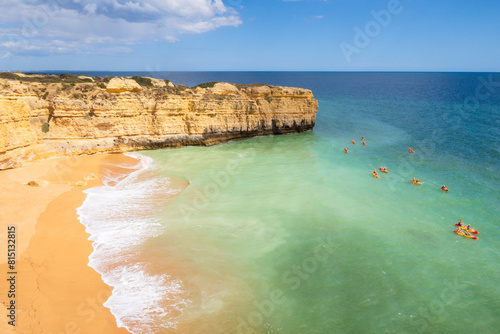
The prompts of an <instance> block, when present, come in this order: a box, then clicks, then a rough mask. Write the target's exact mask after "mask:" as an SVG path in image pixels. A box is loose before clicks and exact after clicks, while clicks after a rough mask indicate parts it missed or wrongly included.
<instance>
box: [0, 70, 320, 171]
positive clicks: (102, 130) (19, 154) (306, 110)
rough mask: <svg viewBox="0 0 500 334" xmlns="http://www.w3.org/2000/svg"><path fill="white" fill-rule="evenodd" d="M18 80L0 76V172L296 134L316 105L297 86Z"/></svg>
mask: <svg viewBox="0 0 500 334" xmlns="http://www.w3.org/2000/svg"><path fill="white" fill-rule="evenodd" d="M27 78H30V77H27ZM79 78H82V77H79ZM20 79H21V80H19V78H16V80H9V79H0V169H6V168H14V167H18V166H21V165H23V164H24V163H26V162H29V161H35V160H39V159H45V158H49V157H54V156H62V155H80V154H92V153H97V152H127V151H134V150H140V149H153V148H162V147H180V146H185V145H214V144H218V143H222V142H226V141H229V140H234V139H241V138H247V137H252V136H258V135H268V134H283V133H291V132H302V131H306V130H310V129H312V128H313V127H314V122H315V118H316V111H317V107H318V103H317V101H316V100H315V99H314V98H313V94H312V92H311V91H310V90H306V89H301V88H289V87H276V86H269V85H234V84H228V83H216V84H209V85H206V86H201V87H194V88H187V87H185V86H182V85H177V86H175V85H173V84H172V83H170V82H168V84H167V83H166V82H165V81H163V80H155V79H146V80H145V81H141V80H138V81H135V80H132V79H125V78H114V79H111V80H107V81H106V82H100V83H99V82H95V81H97V80H98V79H99V78H88V79H84V80H83V81H84V82H82V80H77V81H76V83H75V82H72V83H70V84H68V83H64V82H62V83H61V82H56V83H53V82H51V83H47V82H44V81H43V80H41V81H40V80H39V81H38V82H37V81H36V80H35V81H31V82H29V81H25V80H22V79H23V77H21V78H20ZM142 79H144V78H142ZM32 80H33V79H32ZM139 83H142V84H144V83H146V84H147V85H148V87H146V86H144V85H142V86H141V85H139ZM203 87H204V88H203Z"/></svg>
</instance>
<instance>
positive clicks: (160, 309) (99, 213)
mask: <svg viewBox="0 0 500 334" xmlns="http://www.w3.org/2000/svg"><path fill="white" fill-rule="evenodd" d="M129 155H131V156H133V157H134V158H136V159H138V160H139V161H140V164H141V166H142V168H141V169H139V170H136V171H134V172H132V173H131V174H130V175H129V176H128V177H127V178H125V179H123V178H122V179H120V178H114V177H112V176H110V175H108V176H106V175H104V180H103V184H105V185H104V186H102V187H96V188H91V189H88V190H86V191H85V192H86V193H87V197H86V199H85V201H84V203H83V205H82V206H81V207H80V208H78V210H77V212H78V215H79V219H80V222H82V223H83V224H84V225H85V226H86V231H87V232H88V233H90V235H91V236H90V238H89V239H90V240H92V241H93V248H94V251H93V253H92V254H91V255H90V257H89V265H90V266H91V267H92V268H94V269H95V270H96V271H97V272H99V273H100V274H101V275H102V278H103V280H104V282H105V283H106V284H108V285H110V286H112V287H113V288H114V289H113V294H112V296H111V297H110V298H109V299H108V301H106V303H105V304H104V305H105V306H106V307H108V308H110V310H111V312H112V313H113V315H114V316H115V317H116V319H117V324H118V326H120V327H125V328H127V329H128V330H129V331H130V332H132V333H147V332H157V331H158V329H159V328H175V326H176V321H175V318H176V317H178V316H179V315H180V314H182V309H183V308H184V306H185V305H186V303H188V302H189V301H186V300H184V299H183V298H182V282H181V281H179V280H173V279H172V278H171V277H170V276H169V275H167V274H150V273H148V267H149V265H148V263H146V262H138V261H140V260H139V258H138V254H139V253H140V246H141V245H142V244H143V243H144V241H145V240H147V239H149V238H152V237H155V236H157V235H159V234H160V233H161V232H162V231H163V228H164V226H163V225H162V222H161V221H159V220H158V219H157V218H155V213H156V212H158V210H159V208H160V204H161V203H162V202H163V201H164V198H165V196H166V195H168V196H170V195H172V194H175V193H177V192H178V190H175V189H172V188H171V186H170V184H171V182H170V180H169V179H168V178H165V177H160V176H158V172H157V170H156V169H155V168H154V167H152V159H150V158H148V157H145V156H142V155H139V154H129ZM116 182H118V183H116ZM111 184H114V186H110V185H111Z"/></svg>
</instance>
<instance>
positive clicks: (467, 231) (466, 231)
mask: <svg viewBox="0 0 500 334" xmlns="http://www.w3.org/2000/svg"><path fill="white" fill-rule="evenodd" d="M361 140H362V141H363V145H364V146H366V143H365V137H361ZM351 144H356V142H355V141H354V139H353V140H352V141H351ZM344 152H345V153H349V150H348V149H347V147H344ZM408 152H409V153H415V151H414V150H412V149H411V147H409V148H408ZM379 170H380V171H381V172H383V173H389V170H388V169H387V168H386V167H383V166H380V168H379ZM372 175H373V176H374V177H375V178H377V179H378V178H380V175H379V174H378V172H377V170H376V169H373V172H372ZM422 181H423V180H422V179H415V177H413V178H412V179H411V181H410V183H411V184H417V185H421V184H422ZM440 189H441V190H442V191H449V189H448V188H446V185H443V186H442V187H441V188H440ZM455 225H456V226H458V228H457V230H455V231H453V232H455V233H456V234H458V235H461V236H463V237H465V238H470V239H477V237H476V236H473V235H472V234H471V233H474V234H479V232H478V231H476V230H475V229H473V228H472V227H471V226H470V224H469V225H467V226H466V225H465V224H464V223H463V222H462V219H460V221H459V222H458V223H456V224H455Z"/></svg>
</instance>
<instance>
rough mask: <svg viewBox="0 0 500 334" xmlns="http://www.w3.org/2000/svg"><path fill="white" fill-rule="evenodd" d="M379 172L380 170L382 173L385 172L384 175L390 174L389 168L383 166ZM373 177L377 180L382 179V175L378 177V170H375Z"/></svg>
mask: <svg viewBox="0 0 500 334" xmlns="http://www.w3.org/2000/svg"><path fill="white" fill-rule="evenodd" d="M379 170H380V171H381V172H383V173H389V170H388V169H387V168H385V167H383V166H380V168H379ZM372 175H373V176H375V177H376V178H377V179H378V178H379V177H380V175H378V173H377V170H376V169H374V170H373V173H372Z"/></svg>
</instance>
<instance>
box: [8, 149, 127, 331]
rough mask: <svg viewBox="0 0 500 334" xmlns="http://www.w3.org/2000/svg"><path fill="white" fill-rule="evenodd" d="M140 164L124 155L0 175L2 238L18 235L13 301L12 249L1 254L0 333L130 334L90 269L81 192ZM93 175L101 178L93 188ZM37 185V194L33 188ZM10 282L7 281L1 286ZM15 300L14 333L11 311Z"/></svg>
mask: <svg viewBox="0 0 500 334" xmlns="http://www.w3.org/2000/svg"><path fill="white" fill-rule="evenodd" d="M116 164H119V165H123V166H126V165H129V166H135V165H136V164H137V160H135V159H133V158H131V157H128V156H125V155H122V154H102V155H93V156H82V157H71V158H59V159H52V160H47V161H42V162H38V163H35V164H31V165H29V166H26V167H22V168H18V169H13V170H6V171H1V172H0V203H1V204H0V229H1V230H0V238H1V242H0V244H1V245H6V241H7V228H8V227H9V226H15V228H16V263H15V269H14V270H15V272H16V274H15V276H16V284H15V290H16V291H15V295H16V296H15V299H14V298H8V296H7V292H8V290H9V286H8V282H7V281H6V278H8V277H7V272H9V271H12V270H9V268H8V264H7V247H6V246H5V247H2V248H1V249H0V272H1V273H2V279H1V285H0V295H1V296H2V297H1V298H0V301H1V302H2V303H3V306H4V307H5V308H4V312H2V314H4V315H3V316H2V320H1V321H0V332H1V333H54V334H56V333H57V334H60V333H68V334H69V333H128V332H127V331H126V330H125V329H123V328H118V327H117V325H116V320H115V318H114V317H113V315H112V314H111V312H110V311H109V309H107V308H106V307H104V306H103V303H104V302H105V301H106V300H107V299H108V298H109V296H110V295H111V290H112V288H111V287H109V286H107V285H106V284H105V283H104V282H103V281H102V280H101V277H100V275H99V274H98V273H97V272H95V271H94V269H92V268H91V267H89V266H88V257H89V255H90V254H91V253H92V242H91V241H89V240H88V237H89V234H88V233H86V232H85V227H84V226H83V225H82V224H81V223H80V222H79V221H78V217H77V214H76V209H77V208H78V207H79V206H81V205H82V203H83V201H84V199H85V194H84V193H83V190H85V189H87V188H90V187H95V186H99V185H101V184H102V183H101V176H102V175H103V174H104V173H110V172H111V173H118V174H122V175H123V174H124V173H127V172H130V171H131V169H129V168H120V167H113V166H114V165H116ZM91 173H93V174H94V175H95V176H97V178H96V179H94V180H92V178H93V177H92V175H91ZM29 181H35V182H36V183H37V184H38V185H39V186H28V185H27V183H28V182H29ZM4 277H5V278H4ZM11 300H14V301H15V305H16V320H15V324H16V326H15V327H13V326H11V325H9V324H8V321H10V319H9V318H8V317H6V316H5V315H6V314H7V311H6V307H7V306H8V305H9V303H10V301H11Z"/></svg>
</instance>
